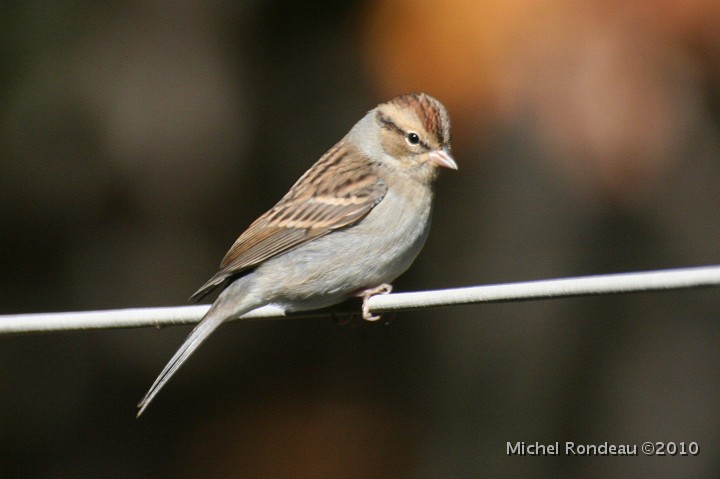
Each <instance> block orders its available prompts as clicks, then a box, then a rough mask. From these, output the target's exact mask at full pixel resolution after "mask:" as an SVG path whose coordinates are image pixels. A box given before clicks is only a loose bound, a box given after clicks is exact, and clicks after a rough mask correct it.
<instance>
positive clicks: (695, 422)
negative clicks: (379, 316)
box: [0, 0, 720, 478]
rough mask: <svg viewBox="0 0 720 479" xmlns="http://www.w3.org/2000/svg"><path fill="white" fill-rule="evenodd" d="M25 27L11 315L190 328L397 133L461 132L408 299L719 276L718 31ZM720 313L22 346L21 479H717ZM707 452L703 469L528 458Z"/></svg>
mask: <svg viewBox="0 0 720 479" xmlns="http://www.w3.org/2000/svg"><path fill="white" fill-rule="evenodd" d="M305 3H307V2H281V1H249V0H245V1H239V2H235V3H230V2H221V1H197V0H189V1H184V2H169V1H163V0H159V1H148V2H139V1H114V2H103V3H96V2H88V1H74V2H71V1H61V2H48V1H46V0H30V1H25V2H5V3H3V6H2V14H1V15H0V182H1V183H0V257H1V259H2V263H1V265H2V266H0V284H2V288H0V312H2V313H17V312H36V311H37V312H39V311H73V310H88V309H114V308H122V307H140V306H164V305H168V306H169V305H182V304H185V299H186V298H187V297H188V296H189V295H190V294H191V293H193V292H194V291H195V290H196V289H197V288H198V287H199V286H200V285H202V284H203V283H204V282H205V280H206V279H207V278H209V277H210V275H212V274H213V273H214V271H215V268H216V265H217V264H218V263H219V261H220V259H221V257H222V255H223V254H224V253H225V251H226V249H227V248H228V247H229V246H230V244H231V243H232V242H233V241H234V239H235V238H236V236H237V234H239V233H240V232H241V231H242V230H243V229H244V228H245V227H246V226H247V225H248V224H249V223H250V222H251V221H252V220H253V219H254V218H255V217H257V216H258V215H259V214H260V213H262V212H263V211H265V210H266V209H267V208H269V207H270V206H272V205H273V204H274V203H275V202H276V201H277V200H278V199H279V198H280V197H281V196H282V195H283V194H284V193H285V191H287V189H288V188H289V187H290V185H291V184H292V183H293V182H294V181H295V180H296V179H297V177H299V175H300V174H302V173H303V172H304V171H305V170H306V169H307V168H308V167H309V166H310V165H311V164H312V163H313V162H314V161H315V160H316V159H317V158H318V157H319V156H320V155H321V154H322V153H323V152H324V151H325V150H326V149H328V148H329V147H330V146H332V145H333V144H334V143H335V142H336V141H337V140H338V139H340V138H341V137H342V135H344V134H345V132H346V131H347V130H348V129H349V128H350V127H351V126H352V125H353V124H354V123H355V122H356V121H357V120H358V119H360V118H361V117H362V115H363V114H364V113H365V112H366V111H367V110H369V109H371V108H373V107H374V106H375V105H376V104H377V103H379V102H382V101H385V100H387V99H389V98H391V97H393V96H395V95H397V94H400V93H405V92H408V91H426V92H428V93H430V94H432V95H434V96H436V97H437V98H439V99H440V100H441V101H443V102H444V103H445V104H446V106H447V107H448V109H449V110H450V114H451V116H452V120H453V134H454V144H453V151H454V156H455V158H456V160H457V162H458V164H459V165H460V170H459V171H458V172H443V175H442V177H441V178H440V181H439V185H438V201H437V209H436V214H435V218H434V225H433V231H432V233H431V237H430V239H429V241H428V244H427V246H426V248H425V250H424V251H423V253H422V254H421V256H420V258H419V259H418V261H417V262H416V264H415V265H414V266H413V268H412V269H411V270H410V271H409V272H408V273H407V274H406V275H404V276H403V277H402V278H401V279H400V280H398V281H397V282H396V283H395V286H396V290H398V291H409V290H421V289H433V288H444V287H454V286H461V285H476V284H487V283H496V282H506V281H523V280H530V279H542V278H551V277H560V276H573V275H580V274H596V273H606V272H620V271H635V270H651V269H661V268H669V267H680V266H693V265H703V264H715V263H718V261H719V258H720V246H719V244H718V238H720V215H718V211H719V208H720V191H719V189H718V186H719V185H720V60H719V59H720V23H718V21H717V19H718V18H720V3H718V2H716V1H713V0H664V1H651V0H631V1H623V2H617V1H605V0H591V1H586V2H571V1H557V2H535V1H532V0H511V1H498V0H495V1H490V0H484V1H476V2H465V1H462V0H447V1H444V2H437V1H429V0H427V1H417V0H398V1H392V2H384V1H381V0H367V1H354V2H352V1H351V2H337V1H329V0H328V1H316V2H312V7H310V6H307V5H305ZM719 320H720V297H719V296H718V292H717V291H716V290H703V291H683V292H668V293H662V294H659V293H657V294H638V295H630V296H616V297H600V298H580V299H568V300H555V301H545V302H527V303H522V304H498V305H478V306H464V307H456V308H448V309H438V310H429V311H421V312H408V313H402V314H400V315H398V316H397V317H395V318H393V320H392V321H391V322H390V323H389V324H386V323H387V321H383V322H378V323H372V324H370V323H362V322H359V323H355V324H353V325H350V326H339V325H337V324H335V323H334V322H333V321H331V320H330V319H302V320H301V319H296V320H283V321H248V322H234V323H232V324H229V325H225V326H223V327H222V328H221V329H220V330H219V332H217V333H216V334H215V335H214V336H213V338H212V339H211V340H210V341H208V343H207V344H206V345H205V346H204V347H203V348H201V349H200V351H199V352H198V353H197V354H196V355H195V356H194V357H193V358H192V360H191V361H189V363H188V364H187V365H186V366H185V367H184V368H183V369H182V371H181V372H180V373H179V374H178V375H177V377H176V378H174V380H173V381H172V382H171V383H170V384H169V386H168V387H167V388H166V389H165V390H164V391H163V392H162V394H160V396H159V397H158V398H157V400H156V401H155V403H154V404H153V405H152V406H151V407H150V408H149V409H148V411H147V413H146V414H145V416H143V417H142V419H140V420H136V419H135V417H134V412H135V404H136V402H137V401H138V400H139V399H140V398H141V397H142V395H143V394H144V393H145V391H146V389H147V388H148V387H149V385H150V384H151V382H152V381H153V379H154V378H155V377H156V375H157V373H158V372H159V371H160V369H161V368H162V366H163V365H164V364H165V362H166V361H167V360H168V359H169V357H170V356H171V354H172V353H173V352H174V351H175V349H176V348H177V347H178V346H179V345H180V343H181V342H182V340H183V339H184V337H185V336H186V335H187V333H188V332H189V329H190V328H189V327H175V328H165V329H161V330H155V329H138V330H114V331H93V332H65V333H53V334H38V335H16V336H5V337H0V365H1V368H2V369H1V371H2V372H1V373H0V477H2V478H30V477H32V478H61V477H68V478H96V477H107V478H160V477H203V478H215V477H256V478H257V477H260V478H263V477H268V478H270V477H273V478H278V477H292V478H304V477H307V478H325V477H328V478H330V477H332V478H335V477H343V478H378V477H388V478H390V477H392V478H399V477H408V478H437V477H468V478H469V477H483V476H487V477H520V476H521V477H537V478H541V477H563V478H565V477H566V478H575V477H592V476H598V475H600V474H602V475H603V476H604V477H655V478H664V477H668V478H670V477H672V478H675V477H708V478H710V477H718V475H720V454H719V453H718V443H719V442H720V427H719V426H720V398H719V397H718V393H719V392H720V353H719V350H720V321H719ZM508 441H511V442H516V441H525V442H527V443H534V442H536V441H539V442H542V443H545V442H555V441H561V442H562V441H574V442H577V443H602V442H605V441H608V442H610V443H616V444H640V443H642V442H643V441H675V442H682V441H685V442H690V441H696V442H698V443H699V444H700V455H699V456H698V457H675V458H669V457H664V458H647V457H642V456H641V457H633V458H605V457H587V458H567V457H557V458H555V457H551V458H543V457H508V456H507V455H506V453H505V450H506V443H507V442H508Z"/></svg>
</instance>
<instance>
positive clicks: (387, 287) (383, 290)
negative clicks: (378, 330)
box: [358, 283, 392, 321]
mask: <svg viewBox="0 0 720 479" xmlns="http://www.w3.org/2000/svg"><path fill="white" fill-rule="evenodd" d="M391 291H392V285H391V284H388V283H383V284H381V285H380V286H376V287H374V288H368V289H364V290H362V291H360V292H359V293H358V296H359V297H361V298H362V299H363V303H362V317H363V319H364V320H365V321H377V320H378V319H380V316H379V315H378V316H374V315H372V314H370V303H369V302H368V301H369V300H370V298H372V297H373V296H375V295H376V294H389V293H390V292H391Z"/></svg>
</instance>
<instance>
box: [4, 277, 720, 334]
mask: <svg viewBox="0 0 720 479" xmlns="http://www.w3.org/2000/svg"><path fill="white" fill-rule="evenodd" d="M713 286H714V287H717V286H720V266H703V267H697V268H683V269H673V270H660V271H648V272H640V273H620V274H607V275H597V276H582V277H576V278H565V279H551V280H541V281H528V282H522V283H508V284H498V285H489V286H473V287H466V288H455V289H442V290H435V291H421V292H415V293H396V294H390V295H386V296H382V295H380V296H374V297H372V298H371V299H370V309H371V311H372V312H376V313H382V312H390V311H401V310H410V309H420V308H430V307H438V306H451V305H459V304H473V303H491V302H500V301H522V300H537V299H552V298H563V297H569V296H585V295H598V294H621V293H634V292H642V291H664V290H672V289H688V288H702V287H713ZM208 308H209V306H208V305H200V306H179V307H167V308H134V309H117V310H109V311H82V312H65V313H39V314H13V315H0V334H12V333H29V332H43V331H67V330H82V329H111V328H133V327H145V326H153V327H161V326H172V325H177V324H191V323H197V322H198V321H199V320H200V319H201V318H202V316H203V315H204V314H205V312H206V311H207V310H208ZM358 311H359V310H358ZM321 314H322V313H318V312H314V313H310V314H309V315H314V316H318V315H321ZM325 314H328V313H325ZM287 316H288V315H287V314H286V313H285V311H284V310H283V309H282V308H280V307H277V306H264V307H262V308H258V309H256V310H254V311H251V312H249V313H247V314H245V315H243V316H242V317H241V318H238V319H273V318H275V319H277V318H285V317H287ZM292 316H296V315H295V314H292ZM298 316H300V315H298Z"/></svg>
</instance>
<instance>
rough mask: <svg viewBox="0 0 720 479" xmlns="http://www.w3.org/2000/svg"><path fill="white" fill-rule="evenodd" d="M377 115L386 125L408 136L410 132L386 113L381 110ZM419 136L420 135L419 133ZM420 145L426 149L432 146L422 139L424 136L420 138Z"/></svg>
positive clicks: (403, 135)
mask: <svg viewBox="0 0 720 479" xmlns="http://www.w3.org/2000/svg"><path fill="white" fill-rule="evenodd" d="M377 117H378V121H379V122H380V123H382V124H383V126H384V127H386V128H390V129H391V130H395V131H396V132H398V133H400V135H401V136H402V137H403V138H405V137H407V135H408V132H407V131H405V130H403V129H402V128H400V127H399V126H397V125H396V124H395V122H394V121H392V120H391V119H390V118H388V117H386V116H384V115H383V114H382V113H380V112H378V115H377ZM418 136H420V135H418ZM418 146H420V147H421V148H423V149H425V150H430V146H429V145H428V144H427V143H425V142H424V141H422V138H421V139H420V143H418Z"/></svg>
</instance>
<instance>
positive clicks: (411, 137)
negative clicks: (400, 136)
mask: <svg viewBox="0 0 720 479" xmlns="http://www.w3.org/2000/svg"><path fill="white" fill-rule="evenodd" d="M406 138H407V142H408V143H410V144H411V145H417V144H418V143H420V135H418V134H417V133H415V132H414V131H411V132H410V133H408V134H407V137H406Z"/></svg>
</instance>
